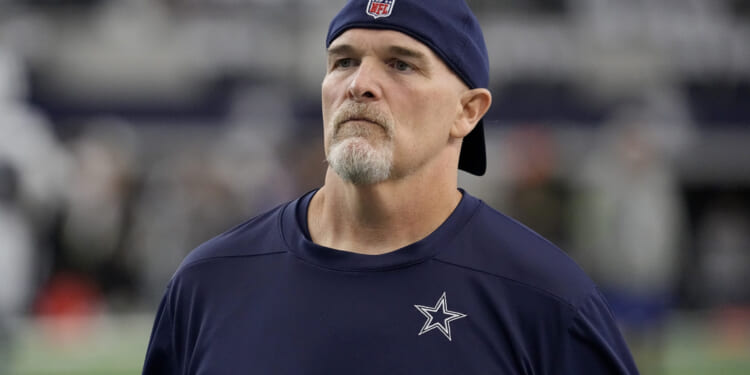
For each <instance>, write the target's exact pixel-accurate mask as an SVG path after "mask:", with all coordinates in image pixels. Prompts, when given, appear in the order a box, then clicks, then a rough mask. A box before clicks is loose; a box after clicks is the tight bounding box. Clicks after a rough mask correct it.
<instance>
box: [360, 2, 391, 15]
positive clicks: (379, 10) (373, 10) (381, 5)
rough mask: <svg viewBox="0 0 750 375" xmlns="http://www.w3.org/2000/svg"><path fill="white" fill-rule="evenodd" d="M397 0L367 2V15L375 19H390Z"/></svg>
mask: <svg viewBox="0 0 750 375" xmlns="http://www.w3.org/2000/svg"><path fill="white" fill-rule="evenodd" d="M395 2H396V0H370V1H369V2H367V14H368V15H370V16H372V17H373V18H379V17H388V16H390V15H391V11H392V10H393V3H395Z"/></svg>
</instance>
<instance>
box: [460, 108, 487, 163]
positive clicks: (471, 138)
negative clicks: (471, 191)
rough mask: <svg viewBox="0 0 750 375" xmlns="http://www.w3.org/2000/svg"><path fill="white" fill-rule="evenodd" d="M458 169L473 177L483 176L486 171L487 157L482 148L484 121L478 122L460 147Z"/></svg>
mask: <svg viewBox="0 0 750 375" xmlns="http://www.w3.org/2000/svg"><path fill="white" fill-rule="evenodd" d="M458 169H461V170H464V171H466V172H469V173H471V174H473V175H477V176H483V175H484V172H486V171H487V156H486V151H485V148H484V120H479V123H477V126H475V127H474V130H472V131H471V132H470V133H469V134H468V135H466V137H464V141H463V144H462V145H461V155H460V156H459V159H458Z"/></svg>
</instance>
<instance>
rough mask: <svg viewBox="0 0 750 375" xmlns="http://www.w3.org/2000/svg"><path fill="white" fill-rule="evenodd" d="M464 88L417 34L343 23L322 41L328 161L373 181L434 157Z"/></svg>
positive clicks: (354, 178) (346, 175)
mask: <svg viewBox="0 0 750 375" xmlns="http://www.w3.org/2000/svg"><path fill="white" fill-rule="evenodd" d="M466 90H468V88H467V87H466V86H465V85H464V84H463V82H462V81H461V80H460V79H459V78H458V77H457V76H456V75H455V74H454V73H453V72H452V71H450V70H449V69H448V67H447V66H446V65H445V64H444V63H443V61H442V60H441V59H440V58H438V57H437V56H436V55H435V54H434V52H432V50H430V49H429V48H428V47H427V46H425V45H424V44H422V43H420V42H419V41H417V40H416V39H413V38H411V37H409V36H408V35H406V34H403V33H400V32H397V31H391V30H370V29H350V30H347V31H346V32H344V33H343V34H341V35H340V36H339V37H338V38H336V39H335V40H334V41H333V42H332V43H331V45H330V47H329V48H328V63H327V70H326V76H325V79H324V80H323V85H322V105H323V121H324V125H325V151H326V157H327V159H328V162H329V164H330V166H331V168H333V170H334V171H335V172H336V173H337V174H338V175H339V176H341V177H342V178H343V179H344V180H347V181H349V182H352V183H355V184H374V183H378V182H382V181H385V180H388V179H393V178H400V177H404V176H408V175H409V174H411V173H413V172H415V171H417V170H419V169H420V168H423V167H425V166H428V165H429V166H432V165H434V164H435V163H434V162H433V163H431V162H432V161H434V159H435V155H437V154H438V153H440V152H444V149H445V148H446V147H447V145H448V142H449V140H450V134H449V133H450V129H451V126H452V125H453V123H454V121H455V120H456V118H457V116H458V115H459V113H460V111H461V105H460V96H461V93H462V92H464V91H466ZM434 167H436V168H446V167H448V166H445V165H442V166H440V165H438V166H434Z"/></svg>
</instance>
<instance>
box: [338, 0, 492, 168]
mask: <svg viewBox="0 0 750 375" xmlns="http://www.w3.org/2000/svg"><path fill="white" fill-rule="evenodd" d="M352 28H365V29H387V30H395V31H400V32H402V33H404V34H406V35H409V36H411V37H412V38H414V39H416V40H419V41H420V42H422V43H424V44H425V45H426V46H428V47H429V48H430V49H432V50H433V51H434V52H435V54H437V55H438V56H440V58H441V59H442V60H443V61H444V62H445V64H446V65H447V66H448V67H449V68H450V69H451V70H453V72H454V73H456V75H457V76H458V77H459V78H461V80H462V81H463V82H464V83H466V85H467V86H469V88H472V89H473V88H480V87H481V88H487V86H488V84H489V65H490V63H489V57H488V56H487V47H486V46H485V44H484V36H483V35H482V30H481V28H480V27H479V22H478V21H477V19H476V17H475V16H474V13H472V12H471V9H469V6H468V5H467V4H466V2H465V1H464V0H349V1H347V3H346V5H345V6H344V8H343V9H341V11H340V12H339V13H338V14H337V15H336V17H334V18H333V20H332V21H331V24H330V26H329V28H328V36H327V37H326V48H327V47H328V46H330V45H331V42H332V41H333V40H334V39H336V38H337V37H338V36H339V35H341V34H342V33H343V32H344V31H346V30H348V29H352ZM483 122H484V121H483V120H480V121H479V123H478V124H477V126H476V127H475V128H474V130H472V131H471V133H469V134H468V135H467V136H466V137H465V138H464V140H463V145H462V147H461V155H460V158H459V161H458V167H459V168H460V169H462V170H464V171H467V172H469V173H471V174H475V175H477V176H481V175H483V174H484V172H485V170H486V169H487V157H486V153H485V145H484V125H483Z"/></svg>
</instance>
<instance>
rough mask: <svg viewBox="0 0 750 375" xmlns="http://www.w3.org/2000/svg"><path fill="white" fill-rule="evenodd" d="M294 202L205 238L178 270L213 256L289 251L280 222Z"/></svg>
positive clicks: (221, 257) (225, 256) (222, 256)
mask: <svg viewBox="0 0 750 375" xmlns="http://www.w3.org/2000/svg"><path fill="white" fill-rule="evenodd" d="M291 203H292V202H286V203H283V204H281V205H279V206H276V207H275V208H273V209H271V210H268V211H266V212H264V213H262V214H260V215H257V216H255V217H253V218H251V219H249V220H246V221H244V222H242V223H240V224H238V225H236V226H235V227H233V228H231V229H229V230H228V231H226V232H224V233H222V234H219V235H218V236H216V237H214V238H212V239H210V240H208V241H206V242H204V243H203V244H201V245H200V246H198V247H197V248H195V249H194V250H193V251H191V252H190V253H189V254H188V255H187V256H186V257H185V259H184V260H183V261H182V263H181V264H180V266H179V267H178V269H177V272H178V273H179V272H180V271H182V270H184V269H186V268H189V267H192V266H194V265H196V264H199V263H202V262H207V261H212V260H219V259H225V258H233V257H252V256H259V255H266V254H273V253H281V252H285V251H286V245H285V243H284V240H283V236H282V234H281V224H280V222H281V216H282V213H283V211H284V210H285V209H286V208H287V207H288V206H289V205H290V204H291Z"/></svg>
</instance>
